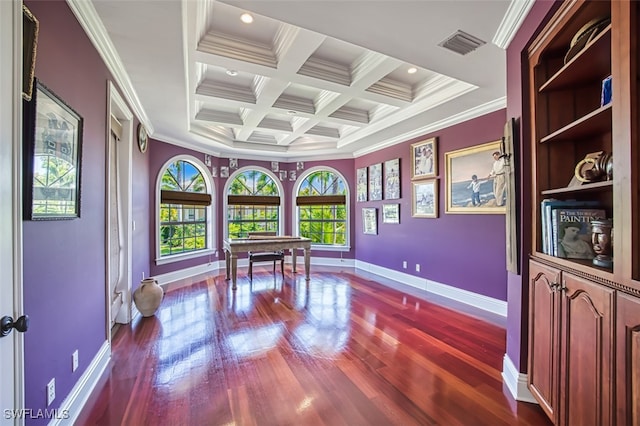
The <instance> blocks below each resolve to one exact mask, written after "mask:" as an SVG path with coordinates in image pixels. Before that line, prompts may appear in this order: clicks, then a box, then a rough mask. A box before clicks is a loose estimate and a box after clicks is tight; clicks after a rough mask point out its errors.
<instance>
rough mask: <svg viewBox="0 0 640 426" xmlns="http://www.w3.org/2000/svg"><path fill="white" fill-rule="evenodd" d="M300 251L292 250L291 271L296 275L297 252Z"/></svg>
mask: <svg viewBox="0 0 640 426" xmlns="http://www.w3.org/2000/svg"><path fill="white" fill-rule="evenodd" d="M297 251H298V250H296V249H294V248H292V249H291V270H292V271H293V273H294V274H295V273H296V252H297Z"/></svg>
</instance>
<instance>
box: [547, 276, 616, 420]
mask: <svg viewBox="0 0 640 426" xmlns="http://www.w3.org/2000/svg"><path fill="white" fill-rule="evenodd" d="M562 281H563V290H562V293H563V297H562V308H561V309H562V310H561V312H562V320H561V322H562V327H561V338H560V341H561V363H560V377H562V378H563V380H564V383H561V384H560V389H561V394H560V402H559V406H560V421H559V424H565V425H566V424H576V425H582V426H587V425H608V424H611V422H612V419H613V417H612V412H611V411H612V407H611V402H612V400H611V393H612V391H613V389H612V386H611V380H612V379H613V348H612V343H613V324H614V323H613V314H612V312H613V306H614V298H615V292H614V290H612V289H610V288H607V287H603V286H600V285H598V284H595V283H592V282H590V281H588V280H585V279H583V278H579V277H576V276H573V275H571V274H568V273H563V275H562Z"/></svg>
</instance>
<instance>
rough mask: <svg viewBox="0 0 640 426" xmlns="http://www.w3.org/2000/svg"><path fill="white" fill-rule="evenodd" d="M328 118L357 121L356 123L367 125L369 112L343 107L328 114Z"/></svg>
mask: <svg viewBox="0 0 640 426" xmlns="http://www.w3.org/2000/svg"><path fill="white" fill-rule="evenodd" d="M329 117H333V118H340V119H342V120H348V121H357V122H358V123H366V124H368V123H369V111H366V110H361V109H357V108H351V107H348V106H343V107H340V108H338V109H337V110H335V111H334V112H332V113H331V114H329Z"/></svg>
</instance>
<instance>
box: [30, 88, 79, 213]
mask: <svg viewBox="0 0 640 426" xmlns="http://www.w3.org/2000/svg"><path fill="white" fill-rule="evenodd" d="M23 120H24V125H23V131H24V135H23V138H24V144H25V146H24V190H25V194H24V217H25V219H27V220H29V219H32V220H53V219H75V218H78V217H80V176H81V170H82V167H81V160H82V125H83V119H82V117H81V116H80V115H79V114H78V113H77V112H76V111H74V110H73V109H72V108H71V107H70V106H69V105H67V104H66V103H65V102H64V101H63V100H62V99H60V98H59V97H58V96H57V95H56V94H55V93H53V92H52V91H51V90H49V89H48V88H47V87H46V86H44V85H43V84H42V83H41V82H40V81H38V80H37V79H36V80H35V87H34V90H33V95H32V98H31V100H30V101H28V102H27V101H24V117H23Z"/></svg>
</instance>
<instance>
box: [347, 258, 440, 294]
mask: <svg viewBox="0 0 640 426" xmlns="http://www.w3.org/2000/svg"><path fill="white" fill-rule="evenodd" d="M355 266H356V269H361V270H363V271H367V272H371V273H372V274H376V275H380V276H381V277H385V278H389V279H390V280H394V281H398V282H399V283H401V284H406V285H410V286H411V287H415V288H419V289H420V290H426V289H427V280H426V279H424V278H420V277H416V276H414V275H409V274H406V273H404V272H399V271H394V270H393V269H389V268H384V267H382V266H378V265H375V264H373V263H368V262H363V261H361V260H356V262H355Z"/></svg>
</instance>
